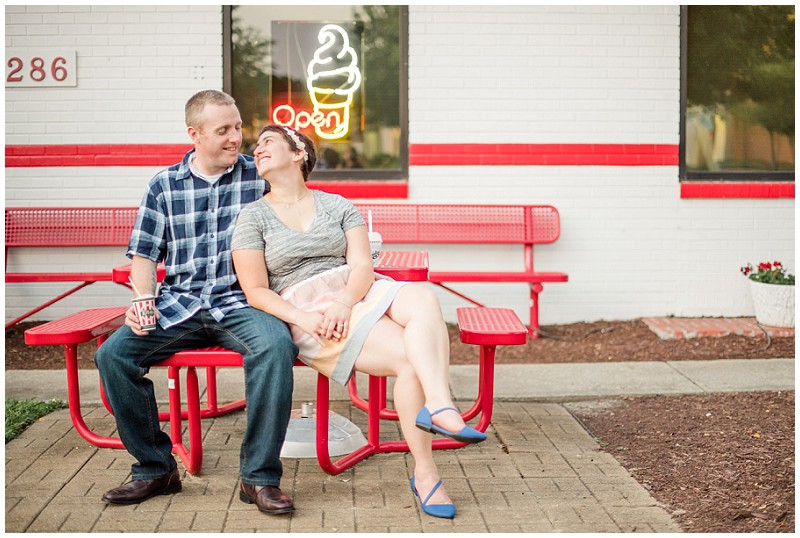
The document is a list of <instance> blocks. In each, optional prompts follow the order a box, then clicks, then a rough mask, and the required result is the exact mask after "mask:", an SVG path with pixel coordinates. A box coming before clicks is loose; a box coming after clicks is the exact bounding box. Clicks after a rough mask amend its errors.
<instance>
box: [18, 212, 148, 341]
mask: <svg viewBox="0 0 800 538" xmlns="http://www.w3.org/2000/svg"><path fill="white" fill-rule="evenodd" d="M136 211H137V208H135V207H133V208H131V207H96V208H95V207H7V208H6V234H5V235H6V263H5V271H6V282H80V284H79V285H78V286H76V287H74V288H72V289H70V290H68V291H67V292H65V293H62V294H61V295H59V296H57V297H55V298H54V299H52V300H50V301H47V302H45V303H43V304H42V305H40V306H38V307H36V308H34V309H33V310H30V311H29V312H26V313H25V314H23V315H22V316H20V317H18V318H16V319H14V320H13V321H10V322H8V323H6V329H8V328H9V327H11V326H12V325H14V324H16V323H18V322H20V321H22V320H23V319H26V318H28V317H30V316H32V315H33V314H35V313H37V312H39V311H40V310H43V309H45V308H47V307H48V306H50V305H51V304H53V303H55V302H58V301H60V300H61V299H63V298H64V297H67V296H69V295H72V294H73V293H75V292H76V291H78V290H80V289H82V288H85V287H86V286H89V285H90V284H94V283H95V282H110V281H111V271H104V272H64V271H57V270H51V271H47V272H36V273H34V272H25V273H19V272H8V250H9V248H15V247H118V246H122V247H124V246H127V245H128V240H129V239H130V237H131V229H132V228H133V223H134V221H135V219H136Z"/></svg>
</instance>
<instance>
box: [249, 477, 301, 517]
mask: <svg viewBox="0 0 800 538" xmlns="http://www.w3.org/2000/svg"><path fill="white" fill-rule="evenodd" d="M239 499H240V500H241V501H242V502H246V503H247V504H253V503H256V506H257V507H258V509H259V510H260V511H261V512H264V513H266V514H273V515H274V514H288V513H289V512H294V502H292V500H291V499H290V498H289V497H287V496H286V495H284V493H283V492H282V491H281V488H276V487H275V486H253V485H250V484H245V483H244V482H242V487H241V488H240V489H239Z"/></svg>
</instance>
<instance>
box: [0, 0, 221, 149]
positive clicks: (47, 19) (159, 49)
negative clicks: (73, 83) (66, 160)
mask: <svg viewBox="0 0 800 538" xmlns="http://www.w3.org/2000/svg"><path fill="white" fill-rule="evenodd" d="M5 10H6V27H5V28H6V36H5V45H6V48H37V47H48V48H52V47H56V48H59V47H60V48H64V49H74V50H76V51H77V62H78V86H77V87H63V88H10V89H6V144H145V143H147V144H160V143H181V142H186V141H187V136H186V130H185V127H184V126H183V105H184V104H185V103H186V99H187V98H188V96H190V95H191V94H192V93H194V92H195V91H198V90H201V89H204V88H221V87H222V8H221V7H220V6H213V5H210V6H202V5H192V6H158V7H156V6H6V8H5ZM193 66H202V73H203V75H204V77H203V78H193V76H194V71H193V70H192V67H193Z"/></svg>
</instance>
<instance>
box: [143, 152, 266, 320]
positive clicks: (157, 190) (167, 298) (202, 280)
mask: <svg viewBox="0 0 800 538" xmlns="http://www.w3.org/2000/svg"><path fill="white" fill-rule="evenodd" d="M193 152H194V150H191V151H190V152H189V153H187V154H186V155H185V156H184V158H183V161H182V162H181V163H180V164H176V165H174V166H172V167H170V168H167V169H165V170H162V171H161V172H159V173H158V174H156V176H155V177H154V178H153V179H152V180H151V181H150V184H149V185H148V189H147V192H146V193H145V195H144V198H143V199H142V204H141V206H140V207H139V212H138V213H137V217H136V224H135V225H134V227H133V233H132V234H131V240H130V243H129V244H128V252H127V256H128V257H129V258H132V257H133V256H142V257H143V258H147V259H149V260H152V261H154V262H162V261H164V262H165V263H164V264H165V266H166V276H165V277H164V281H163V282H162V284H161V290H160V292H159V295H158V297H157V298H156V308H158V310H159V312H160V313H161V319H160V320H159V324H160V325H161V327H163V328H165V329H167V328H169V327H172V326H174V325H177V324H179V323H181V322H183V321H186V320H187V319H189V318H191V317H192V316H193V315H195V314H196V313H197V312H199V311H200V310H201V309H204V310H208V311H209V313H210V314H211V315H212V316H213V317H214V319H216V320H217V321H220V320H222V318H223V317H224V316H225V314H226V313H228V312H230V311H232V310H236V309H238V308H245V307H246V306H247V299H246V298H245V295H244V292H243V291H242V289H241V287H240V286H239V283H238V281H237V280H236V274H235V273H234V270H233V260H232V258H231V237H232V236H233V225H234V224H235V222H236V217H237V216H238V215H239V211H240V210H241V209H242V208H243V207H244V206H246V205H247V204H249V203H250V202H253V201H255V200H257V199H259V198H261V197H262V196H263V195H264V193H265V192H266V191H267V190H268V186H267V182H266V181H265V180H264V179H262V178H261V177H259V175H258V172H257V171H256V167H255V164H254V163H253V159H252V158H251V157H249V156H245V155H239V160H238V162H237V163H236V164H235V165H234V167H233V170H232V171H231V172H228V173H226V174H225V175H223V176H222V177H221V178H219V180H218V181H217V182H216V183H215V184H214V185H210V184H209V183H208V182H206V181H204V180H202V179H199V178H197V177H194V176H193V175H192V174H191V172H190V171H189V158H190V155H191V154H192V153H193Z"/></svg>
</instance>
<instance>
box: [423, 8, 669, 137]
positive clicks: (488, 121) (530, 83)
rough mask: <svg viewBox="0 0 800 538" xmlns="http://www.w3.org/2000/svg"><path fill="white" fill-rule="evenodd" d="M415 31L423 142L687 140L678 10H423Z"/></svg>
mask: <svg viewBox="0 0 800 538" xmlns="http://www.w3.org/2000/svg"><path fill="white" fill-rule="evenodd" d="M409 34H410V35H409V49H410V50H409V56H410V58H409V96H410V106H409V114H410V119H411V127H412V128H411V129H410V140H411V142H412V143H437V142H448V143H458V142H488V143H498V142H499V143H502V142H525V143H552V142H561V143H629V144H635V143H652V144H661V143H668V144H677V143H678V125H679V103H680V101H679V83H680V79H679V77H678V73H679V64H680V54H679V53H680V43H679V8H678V6H666V7H664V6H661V7H639V6H620V7H610V6H596V7H589V6H584V7H574V6H572V7H569V6H567V7H544V6H505V7H503V6H500V7H483V6H480V7H475V8H466V7H464V6H436V7H422V6H415V7H413V8H411V10H410V13H409Z"/></svg>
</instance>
